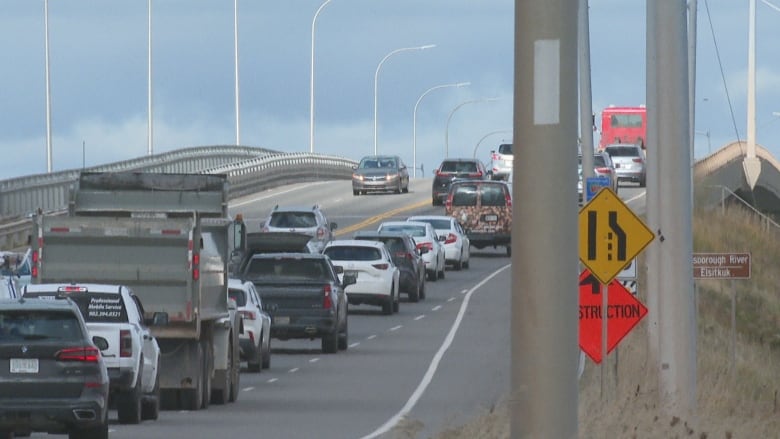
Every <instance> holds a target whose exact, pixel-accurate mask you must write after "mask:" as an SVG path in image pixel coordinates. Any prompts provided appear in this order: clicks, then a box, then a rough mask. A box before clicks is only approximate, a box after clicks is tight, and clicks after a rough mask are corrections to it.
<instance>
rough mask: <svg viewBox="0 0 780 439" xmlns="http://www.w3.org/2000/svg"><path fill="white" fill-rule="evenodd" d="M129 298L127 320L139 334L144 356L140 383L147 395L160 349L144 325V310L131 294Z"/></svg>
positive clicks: (152, 387)
mask: <svg viewBox="0 0 780 439" xmlns="http://www.w3.org/2000/svg"><path fill="white" fill-rule="evenodd" d="M130 298H132V301H130V303H129V304H127V305H128V306H127V320H128V321H129V322H131V324H134V325H137V326H138V329H139V331H140V334H141V352H143V356H144V365H143V371H142V373H143V376H142V377H141V383H142V386H143V387H142V388H143V391H144V393H148V392H151V391H152V390H153V389H154V385H155V380H156V379H157V374H158V373H159V372H158V370H157V368H158V367H159V365H160V362H159V356H160V347H159V346H158V345H157V339H155V338H154V336H152V332H151V331H150V330H149V327H147V326H146V324H145V323H144V308H143V305H142V304H141V300H140V299H139V298H138V296H136V295H135V294H132V293H130Z"/></svg>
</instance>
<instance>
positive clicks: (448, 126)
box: [444, 98, 499, 158]
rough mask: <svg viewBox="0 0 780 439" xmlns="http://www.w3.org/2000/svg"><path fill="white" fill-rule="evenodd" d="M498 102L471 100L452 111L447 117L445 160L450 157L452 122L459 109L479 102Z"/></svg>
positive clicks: (493, 99)
mask: <svg viewBox="0 0 780 439" xmlns="http://www.w3.org/2000/svg"><path fill="white" fill-rule="evenodd" d="M497 100H499V98H483V99H471V100H468V101H464V102H461V103H460V104H458V105H456V106H455V108H453V109H452V111H450V115H449V116H448V117H447V128H445V130H444V158H448V157H449V156H450V120H452V115H453V114H455V112H456V111H458V108H460V107H462V106H464V105H467V104H476V103H478V102H495V101H497Z"/></svg>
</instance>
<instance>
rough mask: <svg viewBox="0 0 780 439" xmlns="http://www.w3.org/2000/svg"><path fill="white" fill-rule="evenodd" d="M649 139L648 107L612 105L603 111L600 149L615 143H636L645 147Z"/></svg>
mask: <svg viewBox="0 0 780 439" xmlns="http://www.w3.org/2000/svg"><path fill="white" fill-rule="evenodd" d="M645 139H647V108H645V106H644V105H640V106H638V107H616V106H614V105H610V106H609V107H607V108H605V109H604V111H602V112H601V141H600V142H599V148H598V149H599V150H600V151H601V150H603V149H604V148H606V146H607V145H611V144H613V143H635V144H639V145H640V146H641V147H642V149H645Z"/></svg>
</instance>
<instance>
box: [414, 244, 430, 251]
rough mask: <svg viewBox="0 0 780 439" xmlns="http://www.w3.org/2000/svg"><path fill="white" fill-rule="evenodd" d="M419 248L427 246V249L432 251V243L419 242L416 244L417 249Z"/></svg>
mask: <svg viewBox="0 0 780 439" xmlns="http://www.w3.org/2000/svg"><path fill="white" fill-rule="evenodd" d="M421 248H427V249H428V251H433V243H431V242H421V243H419V244H417V250H419V249H421Z"/></svg>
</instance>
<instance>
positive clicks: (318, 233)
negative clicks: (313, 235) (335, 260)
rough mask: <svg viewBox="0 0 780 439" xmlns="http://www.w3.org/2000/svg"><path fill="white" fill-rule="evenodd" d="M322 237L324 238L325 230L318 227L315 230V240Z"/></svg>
mask: <svg viewBox="0 0 780 439" xmlns="http://www.w3.org/2000/svg"><path fill="white" fill-rule="evenodd" d="M323 236H325V229H324V228H323V227H320V228H318V229H317V239H322V237H323Z"/></svg>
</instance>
